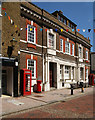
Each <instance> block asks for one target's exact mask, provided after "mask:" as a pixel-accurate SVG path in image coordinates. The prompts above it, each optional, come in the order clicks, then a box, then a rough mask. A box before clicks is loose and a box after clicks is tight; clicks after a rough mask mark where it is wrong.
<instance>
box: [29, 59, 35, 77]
mask: <svg viewBox="0 0 95 120" xmlns="http://www.w3.org/2000/svg"><path fill="white" fill-rule="evenodd" d="M27 69H29V70H31V71H32V78H36V60H32V59H28V60H27Z"/></svg>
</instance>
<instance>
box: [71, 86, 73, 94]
mask: <svg viewBox="0 0 95 120" xmlns="http://www.w3.org/2000/svg"><path fill="white" fill-rule="evenodd" d="M71 95H73V85H72V84H71Z"/></svg>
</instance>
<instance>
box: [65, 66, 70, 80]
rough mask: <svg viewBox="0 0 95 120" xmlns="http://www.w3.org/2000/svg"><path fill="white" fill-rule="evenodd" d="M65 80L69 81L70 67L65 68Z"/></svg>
mask: <svg viewBox="0 0 95 120" xmlns="http://www.w3.org/2000/svg"><path fill="white" fill-rule="evenodd" d="M65 79H70V66H65Z"/></svg>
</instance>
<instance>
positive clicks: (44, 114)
mask: <svg viewBox="0 0 95 120" xmlns="http://www.w3.org/2000/svg"><path fill="white" fill-rule="evenodd" d="M94 99H95V95H93V94H88V95H85V96H81V97H79V98H73V99H72V100H67V101H62V102H56V103H52V104H48V105H45V106H42V107H38V108H34V109H32V110H27V111H23V112H20V113H15V114H14V115H8V116H7V117H6V118H9V119H11V118H12V119H13V118H93V116H94V102H93V101H94ZM3 119H4V118H3Z"/></svg>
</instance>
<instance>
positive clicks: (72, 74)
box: [71, 67, 74, 79]
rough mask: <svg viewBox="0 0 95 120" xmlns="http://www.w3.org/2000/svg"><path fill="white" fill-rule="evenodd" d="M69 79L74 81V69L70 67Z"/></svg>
mask: <svg viewBox="0 0 95 120" xmlns="http://www.w3.org/2000/svg"><path fill="white" fill-rule="evenodd" d="M71 79H74V67H72V70H71Z"/></svg>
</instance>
